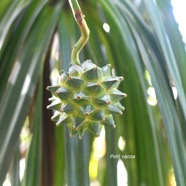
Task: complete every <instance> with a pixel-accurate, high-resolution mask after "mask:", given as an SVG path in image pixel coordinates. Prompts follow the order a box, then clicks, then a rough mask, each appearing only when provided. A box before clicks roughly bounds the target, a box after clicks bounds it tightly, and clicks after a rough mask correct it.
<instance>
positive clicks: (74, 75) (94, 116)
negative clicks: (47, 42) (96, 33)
mask: <svg viewBox="0 0 186 186" xmlns="http://www.w3.org/2000/svg"><path fill="white" fill-rule="evenodd" d="M69 3H70V6H71V9H72V12H73V14H74V18H75V20H76V22H77V24H78V26H79V28H80V30H81V37H80V39H79V40H78V41H77V43H76V44H75V45H74V47H73V49H72V54H71V63H70V65H69V69H68V72H65V71H62V73H61V75H60V76H59V78H58V84H57V85H53V86H48V87H47V89H48V90H49V91H50V92H51V93H52V97H51V98H50V101H51V104H50V105H49V106H48V107H47V108H49V109H53V110H54V114H53V116H52V118H51V119H52V120H53V121H55V122H56V125H61V124H67V126H68V128H69V131H70V135H71V136H74V135H75V134H77V133H78V134H79V137H80V138H82V136H83V134H84V132H85V131H86V130H89V131H91V132H92V133H93V134H94V135H95V136H99V134H100V130H101V128H102V126H103V125H106V126H111V127H113V128H115V122H114V119H113V115H112V114H115V113H117V114H122V111H123V110H124V107H123V106H122V105H121V104H120V102H119V101H120V100H121V99H123V98H124V97H125V96H126V94H125V93H123V92H121V91H119V90H118V86H119V84H120V82H121V81H122V80H123V77H118V76H116V75H115V74H114V73H113V72H114V71H112V72H111V66H110V64H107V65H106V66H104V67H99V66H97V65H96V64H94V63H93V62H92V61H91V60H86V61H84V62H83V63H81V62H80V60H79V53H80V51H81V50H82V48H83V47H84V45H85V44H86V42H87V41H88V38H89V33H90V31H89V28H88V26H87V24H86V21H85V18H84V15H83V13H82V11H81V8H80V6H79V4H78V1H77V0H72V1H71V0H70V1H69Z"/></svg>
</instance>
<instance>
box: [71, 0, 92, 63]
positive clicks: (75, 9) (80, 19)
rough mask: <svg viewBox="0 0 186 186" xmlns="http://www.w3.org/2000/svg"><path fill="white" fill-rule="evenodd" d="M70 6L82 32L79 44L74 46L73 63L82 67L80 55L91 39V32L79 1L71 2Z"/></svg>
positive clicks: (73, 0) (72, 0)
mask: <svg viewBox="0 0 186 186" xmlns="http://www.w3.org/2000/svg"><path fill="white" fill-rule="evenodd" d="M69 4H70V6H71V9H72V12H73V14H74V18H75V20H76V22H77V24H78V26H79V28H80V30H81V37H80V39H79V40H78V41H77V43H76V44H75V45H74V46H73V49H72V53H71V62H73V63H75V64H78V65H80V64H81V63H80V60H79V53H80V51H81V50H82V48H83V47H84V46H85V44H86V43H87V41H88V39H89V34H90V30H89V28H88V26H87V23H86V21H85V19H84V15H83V13H82V12H81V8H80V6H79V3H78V1H77V0H69Z"/></svg>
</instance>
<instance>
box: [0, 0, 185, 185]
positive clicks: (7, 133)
mask: <svg viewBox="0 0 186 186" xmlns="http://www.w3.org/2000/svg"><path fill="white" fill-rule="evenodd" d="M79 3H80V5H81V7H82V10H83V13H84V14H85V16H86V21H87V23H88V25H89V28H90V31H91V34H90V39H89V42H88V44H87V45H86V47H85V48H84V50H83V52H82V53H81V56H80V57H81V61H84V60H85V59H91V60H92V61H93V62H94V63H96V64H99V65H100V66H104V65H105V64H107V63H110V64H111V65H112V67H113V68H115V71H116V74H117V75H119V76H124V78H125V80H124V81H123V82H122V84H121V86H120V90H121V91H123V92H125V93H127V95H128V97H127V98H126V99H124V100H123V101H122V104H123V105H124V106H125V108H126V110H125V112H124V114H123V115H122V116H117V117H116V118H115V120H116V129H114V130H113V129H110V128H105V129H102V131H101V135H100V137H98V138H94V137H93V135H92V134H89V133H86V134H85V135H84V136H83V139H82V140H79V139H78V137H77V136H76V137H74V138H70V137H69V133H68V130H67V129H66V126H59V127H56V126H55V125H54V123H53V122H52V121H51V119H50V118H51V116H52V111H51V110H47V109H46V106H47V105H48V104H49V102H48V98H49V97H50V96H51V95H50V93H49V92H48V91H46V87H47V86H48V85H51V84H55V83H56V80H57V76H58V74H59V71H60V70H61V69H64V70H67V68H68V65H69V62H70V54H71V49H72V46H73V44H74V43H75V42H76V41H77V39H78V38H79V36H80V32H79V29H78V26H77V24H76V22H75V21H74V18H73V15H72V12H71V9H70V6H69V3H68V1H65V0H14V1H12V0H1V3H0V4H1V5H0V185H3V186H8V185H12V186H19V185H23V186H39V185H43V186H63V185H68V186H88V185H92V186H99V185H100V186H104V185H105V186H116V185H119V186H124V185H129V186H139V185H140V186H145V185H146V186H173V185H176V184H177V185H178V186H184V185H185V184H186V176H185V175H186V148H185V140H186V96H185V94H186V52H185V44H184V43H183V40H182V37H181V34H180V32H179V30H178V25H177V23H176V21H175V18H174V16H173V12H172V6H171V2H170V0H139V1H136V0H96V1H95V0H80V1H79ZM111 155H118V156H119V155H120V158H112V157H110V156H111ZM125 155H132V156H130V157H132V158H130V157H129V156H125ZM175 180H176V181H175ZM3 183H4V184H3Z"/></svg>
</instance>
